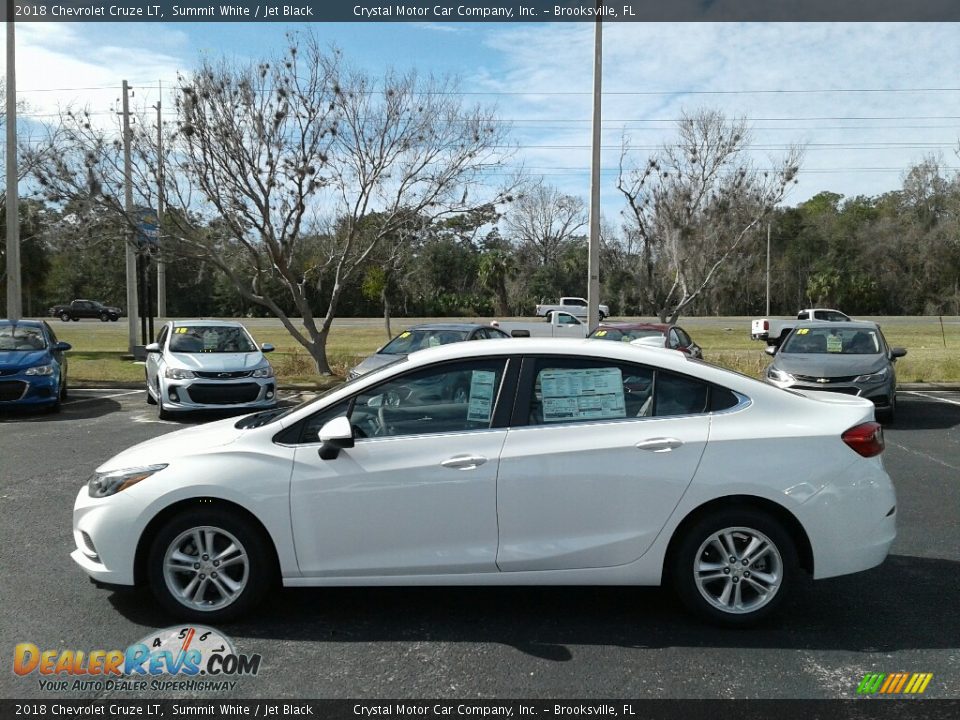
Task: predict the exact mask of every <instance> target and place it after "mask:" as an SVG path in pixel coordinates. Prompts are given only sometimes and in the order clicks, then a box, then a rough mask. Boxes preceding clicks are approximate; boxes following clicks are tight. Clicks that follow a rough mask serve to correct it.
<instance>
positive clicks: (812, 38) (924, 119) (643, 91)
mask: <svg viewBox="0 0 960 720" xmlns="http://www.w3.org/2000/svg"><path fill="white" fill-rule="evenodd" d="M309 27H310V29H311V30H312V31H313V32H314V33H316V35H317V36H318V37H320V38H321V39H322V40H324V41H329V42H331V43H335V44H336V45H338V46H339V47H340V48H342V49H343V51H344V53H345V56H346V57H347V58H348V60H349V61H350V62H351V63H353V64H354V65H358V66H360V67H363V68H365V69H367V70H369V71H371V72H374V73H378V72H380V71H382V70H384V69H386V68H388V67H393V68H396V69H400V70H404V69H407V68H411V67H415V68H416V69H418V70H419V71H421V72H423V73H435V74H444V73H448V74H453V75H456V76H458V77H459V78H460V82H461V88H462V90H463V91H465V92H466V93H469V95H468V97H469V99H470V100H473V101H477V102H483V103H493V104H495V105H496V106H497V108H498V111H499V115H500V117H502V118H504V119H505V120H508V121H510V122H511V124H512V127H513V130H512V137H513V140H514V141H515V142H516V143H517V144H518V146H519V147H518V150H517V153H516V155H515V156H514V158H513V160H512V163H513V164H515V165H519V164H523V165H524V166H525V167H526V168H527V170H528V171H529V172H530V173H531V174H533V175H540V174H542V175H544V177H545V179H546V181H547V182H548V183H550V184H552V185H555V186H557V187H558V188H560V189H561V190H563V191H564V192H568V193H571V194H576V195H580V196H582V197H584V198H586V197H587V193H588V188H589V142H590V124H589V122H588V121H589V118H590V114H591V110H590V100H591V96H590V93H591V79H592V65H591V63H592V53H593V27H592V25H591V24H590V23H560V24H532V23H530V24H527V23H524V24H492V23H491V24H484V23H463V24H448V25H440V24H416V23H383V24H378V23H373V22H369V23H360V22H357V23H339V24H334V23H313V24H311V25H310V26H309ZM302 28H303V26H300V28H298V27H297V26H295V25H291V26H284V25H279V24H241V23H224V24H214V23H196V24H185V23H178V24H173V23H171V24H162V23H153V24H133V23H130V24H124V23H112V24H72V25H70V24H55V23H42V24H41V23H34V24H18V26H17V32H18V37H17V57H18V89H19V90H20V91H21V92H20V93H19V95H20V97H21V98H22V99H23V100H25V101H26V102H27V103H28V105H29V109H30V112H31V113H32V114H33V115H34V116H35V119H36V120H42V119H43V117H44V116H45V115H49V114H51V113H55V112H56V111H57V108H58V107H62V106H65V105H67V104H70V103H73V104H74V105H88V106H89V107H90V108H91V109H92V110H94V111H95V112H99V113H102V117H104V118H109V117H110V115H109V111H110V109H111V104H112V102H113V101H114V100H115V99H116V98H117V97H119V90H118V88H119V85H120V81H121V80H122V79H124V78H126V79H128V80H130V81H131V83H132V84H133V85H134V87H135V88H136V96H135V99H134V103H135V104H139V105H150V104H152V103H154V102H155V101H156V95H157V92H156V89H155V88H156V85H157V81H158V80H162V81H163V83H164V85H165V86H167V87H170V86H172V84H173V82H174V80H175V78H176V72H177V70H178V69H180V70H186V71H189V69H190V68H191V67H192V66H193V65H194V64H195V62H196V60H197V58H198V57H199V56H200V55H201V54H208V55H212V56H221V55H225V56H227V57H228V58H236V59H238V60H244V59H257V58H259V57H261V56H264V55H270V54H271V53H272V52H274V51H275V50H277V49H279V48H282V47H283V43H284V33H285V32H286V31H288V30H296V29H302ZM958 67H960V26H958V25H955V24H947V23H925V24H894V23H889V24H864V23H856V24H840V23H833V24H809V23H808V24H805V23H789V24H776V23H769V24H733V23H727V24H719V23H716V24H711V23H704V24H694V23H687V24H683V23H674V24H643V23H622V24H607V25H605V28H604V113H603V114H604V123H603V146H604V151H603V160H602V162H603V167H604V174H603V182H604V189H603V195H602V203H603V213H604V215H605V216H606V217H608V218H609V219H614V218H615V217H616V215H617V213H618V212H619V211H620V209H621V207H622V203H621V202H620V200H619V197H618V195H617V193H616V190H615V188H614V182H615V179H616V168H617V164H618V160H619V148H620V141H621V138H622V137H623V135H624V134H625V133H626V134H628V135H629V136H630V138H631V144H632V146H633V147H635V148H637V150H636V151H635V152H636V155H635V156H634V157H635V158H636V159H640V160H642V158H643V157H645V155H646V153H647V152H648V149H649V150H652V149H654V148H655V147H656V146H657V145H659V144H660V143H663V142H665V141H667V140H669V139H670V138H671V137H672V136H673V134H674V131H673V121H674V120H675V119H676V118H677V117H679V115H680V113H681V111H682V110H693V109H696V108H699V107H710V108H716V109H721V110H723V111H724V112H726V113H727V114H728V115H731V116H732V115H745V116H746V117H747V119H748V122H749V123H750V124H751V126H752V127H753V131H752V137H753V142H754V147H755V151H754V155H755V162H757V164H759V165H763V164H765V163H769V161H768V160H767V158H768V156H771V155H773V156H777V155H780V154H782V153H783V151H784V148H785V147H786V146H787V145H789V144H791V143H801V144H806V146H807V150H806V156H805V159H804V164H803V169H802V171H801V174H800V177H799V179H800V182H799V184H798V185H797V186H796V187H795V188H794V190H793V191H792V192H791V194H790V195H789V196H788V198H787V204H795V203H797V202H800V201H802V200H804V199H806V198H808V197H810V196H812V195H814V194H816V193H818V192H820V191H822V190H830V191H833V192H838V193H840V194H843V195H846V196H848V197H852V196H855V195H858V194H866V195H876V194H880V193H882V192H885V191H888V190H894V189H897V188H898V187H899V186H900V184H901V180H902V177H903V174H904V172H905V171H906V169H907V168H908V167H909V166H910V165H911V164H913V163H916V162H918V161H920V160H922V159H923V158H924V157H925V156H927V155H930V154H933V155H939V156H940V157H941V159H942V162H943V165H944V166H946V167H947V168H956V167H958V166H960V158H958V157H957V155H956V149H957V144H958V138H960V78H958V75H957V72H956V69H957V68H958ZM165 106H166V107H172V105H171V104H170V103H169V102H166V100H165Z"/></svg>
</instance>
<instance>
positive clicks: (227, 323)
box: [170, 320, 246, 329]
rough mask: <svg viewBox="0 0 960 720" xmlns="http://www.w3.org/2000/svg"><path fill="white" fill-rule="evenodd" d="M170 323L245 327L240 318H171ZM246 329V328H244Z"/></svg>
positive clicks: (173, 324)
mask: <svg viewBox="0 0 960 720" xmlns="http://www.w3.org/2000/svg"><path fill="white" fill-rule="evenodd" d="M170 324H171V325H172V326H173V327H197V326H201V325H202V326H204V327H209V326H211V325H212V326H214V327H243V323H242V322H240V321H239V320H171V321H170ZM244 329H246V328H244Z"/></svg>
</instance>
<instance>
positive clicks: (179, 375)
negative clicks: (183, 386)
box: [163, 367, 196, 380]
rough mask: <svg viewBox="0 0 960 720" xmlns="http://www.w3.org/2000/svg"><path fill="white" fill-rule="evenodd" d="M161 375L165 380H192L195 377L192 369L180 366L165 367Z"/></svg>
mask: <svg viewBox="0 0 960 720" xmlns="http://www.w3.org/2000/svg"><path fill="white" fill-rule="evenodd" d="M163 376H164V377H165V378H167V380H192V379H193V378H195V377H196V375H194V373H193V370H181V369H180V368H169V367H168V368H167V369H166V370H164V371H163Z"/></svg>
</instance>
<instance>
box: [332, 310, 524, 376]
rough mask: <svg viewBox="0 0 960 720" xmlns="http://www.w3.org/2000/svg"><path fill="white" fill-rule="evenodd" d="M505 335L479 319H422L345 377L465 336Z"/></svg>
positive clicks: (488, 337) (464, 338)
mask: <svg viewBox="0 0 960 720" xmlns="http://www.w3.org/2000/svg"><path fill="white" fill-rule="evenodd" d="M508 337H510V336H509V335H508V334H507V333H505V332H503V331H502V330H498V329H497V328H495V327H493V326H492V325H484V324H482V323H424V324H423V325H414V326H413V327H412V328H410V329H409V330H404V331H403V332H402V333H400V334H399V335H397V336H396V337H395V338H393V340H391V341H390V342H388V343H387V344H386V345H384V346H383V347H382V348H380V349H379V350H377V351H376V352H375V353H374V354H373V355H371V356H370V357H368V358H366V359H365V360H363V362H361V363H360V364H359V365H356V366H355V367H354V368H353V369H351V370H350V373H349V374H348V375H347V379H349V380H352V379H353V378H355V377H360V376H361V375H364V374H366V373H368V372H370V371H371V370H375V369H376V368H378V367H382V366H384V365H387V364H388V363H392V362H394V361H395V360H399V359H400V358H403V357H406V356H407V355H409V354H410V353H412V352H416V351H417V350H424V349H425V348H428V347H437V346H438V345H447V344H449V343H455V342H464V341H466V340H496V339H499V338H508Z"/></svg>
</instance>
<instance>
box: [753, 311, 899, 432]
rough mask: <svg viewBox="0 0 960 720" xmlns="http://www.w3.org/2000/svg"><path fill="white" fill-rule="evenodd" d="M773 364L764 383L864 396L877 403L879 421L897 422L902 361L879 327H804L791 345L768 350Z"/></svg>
mask: <svg viewBox="0 0 960 720" xmlns="http://www.w3.org/2000/svg"><path fill="white" fill-rule="evenodd" d="M767 353H769V354H771V355H773V362H772V363H771V364H770V365H769V366H768V367H767V370H766V372H765V373H764V377H765V378H766V380H767V382H769V383H771V384H772V385H776V386H777V387H782V388H791V389H794V390H804V391H809V390H814V391H826V392H838V393H844V394H847V395H858V396H860V397H863V398H867V399H868V400H872V401H873V404H874V405H876V416H877V418H878V419H879V420H882V421H883V422H887V423H890V422H893V418H894V415H895V413H896V408H897V374H896V370H895V367H894V364H895V363H896V361H897V358H900V357H903V356H904V355H906V354H907V351H906V350H905V349H904V348H891V347H890V346H889V345H887V341H886V338H884V337H883V333H882V332H880V326H879V325H877V324H876V323H875V322H868V321H855V320H851V321H848V322H816V321H813V322H804V323H799V324H797V326H796V327H794V329H793V332H791V333H790V334H789V335H788V336H787V338H786V340H784V341H783V343H781V344H780V346H779V348H778V347H776V346H769V347H767Z"/></svg>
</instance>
